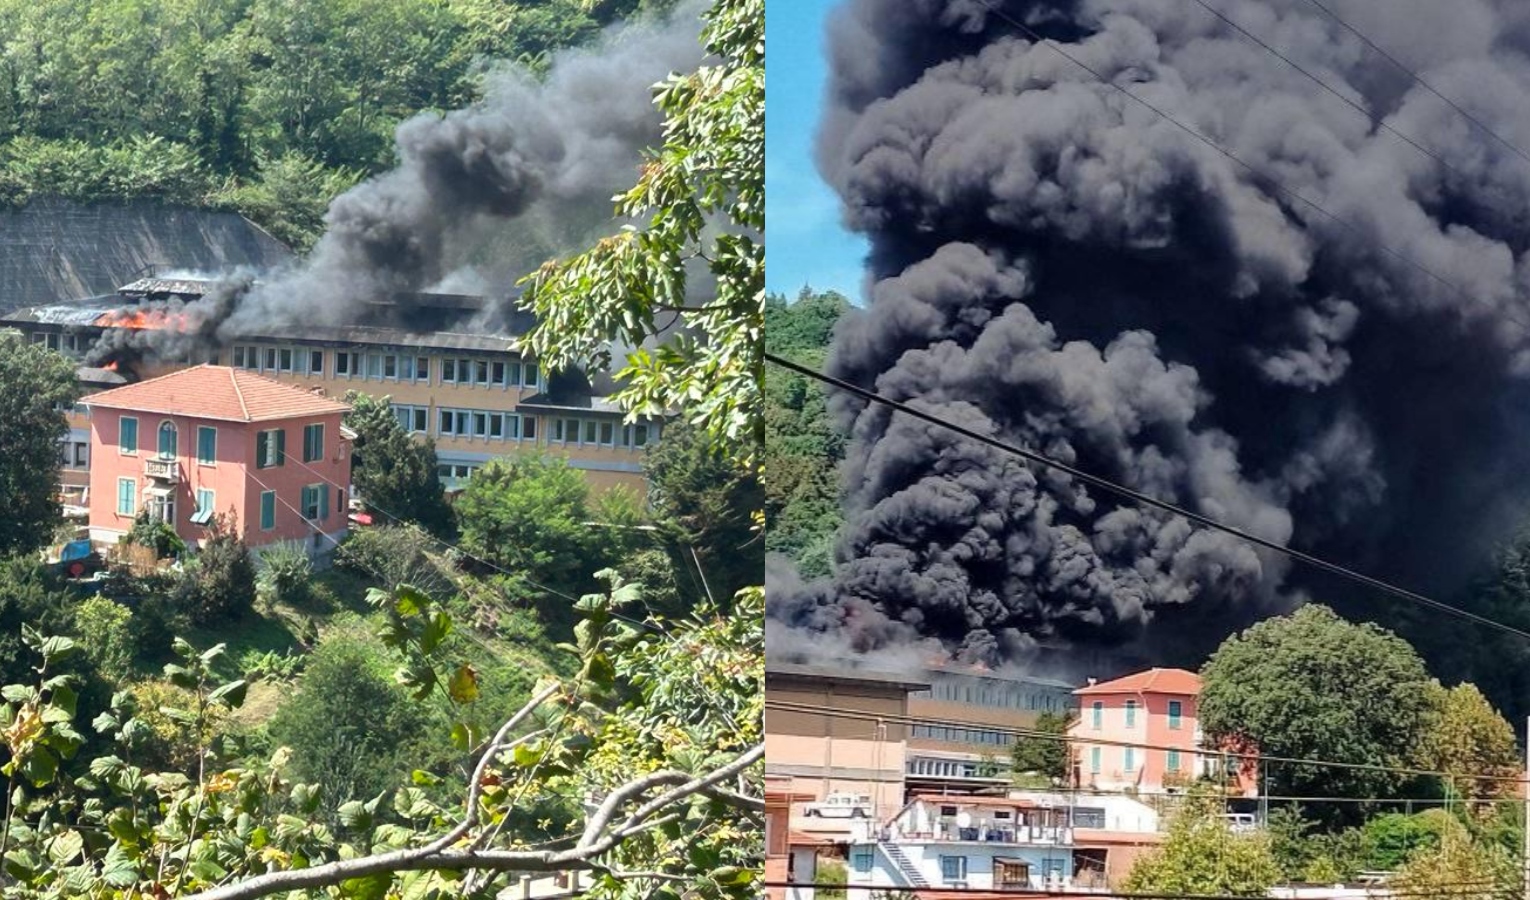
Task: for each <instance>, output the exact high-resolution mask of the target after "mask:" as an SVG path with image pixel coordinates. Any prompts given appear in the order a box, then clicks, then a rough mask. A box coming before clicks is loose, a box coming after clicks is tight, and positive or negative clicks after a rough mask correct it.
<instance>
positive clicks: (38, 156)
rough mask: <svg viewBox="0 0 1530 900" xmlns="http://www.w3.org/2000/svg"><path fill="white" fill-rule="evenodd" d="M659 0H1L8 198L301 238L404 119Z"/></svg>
mask: <svg viewBox="0 0 1530 900" xmlns="http://www.w3.org/2000/svg"><path fill="white" fill-rule="evenodd" d="M668 5H670V4H669V3H664V2H658V3H656V2H653V0H596V2H589V0H545V2H539V0H520V2H490V0H447V2H435V0H325V2H323V3H303V4H295V3H289V2H284V0H253V2H250V0H108V2H100V0H63V2H49V3H27V2H23V0H3V2H0V85H3V86H4V87H3V89H0V204H3V203H6V202H13V203H14V202H20V201H24V200H25V199H26V198H27V197H29V196H31V195H33V194H42V193H48V194H62V195H65V196H70V197H75V198H78V199H85V200H92V199H99V198H106V197H144V196H155V197H162V198H165V199H170V200H177V201H180V202H187V203H195V204H202V205H208V206H213V207H219V208H232V209H237V210H239V211H241V212H244V213H245V214H246V215H249V216H250V217H251V218H253V219H254V220H255V221H257V222H259V223H260V224H262V225H264V226H266V227H267V228H268V229H269V230H270V231H271V232H272V233H273V234H275V235H276V236H277V237H279V238H282V239H283V240H286V241H288V242H290V243H292V244H294V245H296V246H298V247H300V248H301V247H306V246H307V245H309V244H310V243H312V241H313V240H314V239H315V238H316V237H317V236H318V234H319V233H320V231H321V230H322V214H323V211H324V208H325V206H326V205H327V204H328V201H329V199H330V198H331V197H333V196H334V195H335V194H337V193H339V192H340V191H342V190H344V189H345V188H346V187H348V186H350V185H351V184H353V183H355V182H356V180H357V179H358V178H360V177H362V176H364V175H367V174H373V173H376V172H378V171H381V170H382V169H385V168H387V167H388V166H389V164H390V163H391V152H392V146H393V142H392V137H393V129H394V127H395V126H396V125H397V124H398V123H399V122H400V121H402V120H403V119H404V118H406V117H408V116H409V115H412V114H413V113H416V112H418V111H421V110H427V109H450V108H455V107H458V106H462V105H464V104H465V103H467V102H468V101H470V100H472V99H473V98H474V97H475V96H476V95H477V93H478V89H479V79H480V77H481V76H482V74H483V73H484V72H485V71H486V70H487V69H488V68H489V61H491V60H509V61H514V62H519V63H522V64H525V65H529V66H531V67H533V68H540V67H541V66H543V65H544V64H545V62H546V59H547V54H549V53H550V52H551V51H554V50H556V49H557V48H559V47H564V46H569V45H572V44H576V43H579V42H582V41H585V40H587V39H589V38H590V37H592V36H593V35H594V34H596V33H597V32H598V30H599V29H600V28H601V27H602V26H603V25H605V24H608V23H610V22H612V21H614V20H616V19H617V18H620V17H624V16H627V15H630V14H633V13H636V12H639V11H641V10H642V9H645V8H663V7H667V6H668Z"/></svg>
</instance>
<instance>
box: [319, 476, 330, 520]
mask: <svg viewBox="0 0 1530 900" xmlns="http://www.w3.org/2000/svg"><path fill="white" fill-rule="evenodd" d="M328 518H329V485H327V484H321V485H319V520H320V521H321V522H322V521H324V520H326V519H328Z"/></svg>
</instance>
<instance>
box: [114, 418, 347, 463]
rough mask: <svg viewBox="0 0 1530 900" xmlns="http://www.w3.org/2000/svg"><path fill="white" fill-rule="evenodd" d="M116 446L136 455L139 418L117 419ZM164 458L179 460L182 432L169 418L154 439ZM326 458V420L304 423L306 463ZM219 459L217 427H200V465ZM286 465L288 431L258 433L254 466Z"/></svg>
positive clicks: (278, 429) (276, 429) (198, 447)
mask: <svg viewBox="0 0 1530 900" xmlns="http://www.w3.org/2000/svg"><path fill="white" fill-rule="evenodd" d="M117 449H118V451H119V452H121V453H122V454H123V455H125V456H135V455H137V453H138V451H139V449H140V447H139V443H138V417H136V416H122V417H121V418H120V419H118V427H117ZM155 449H156V452H157V455H158V456H159V457H160V458H161V459H176V458H177V457H178V456H179V450H180V431H179V429H177V428H176V425H175V423H174V422H172V421H170V420H168V419H166V420H165V421H163V422H161V423H160V425H159V430H158V433H157V440H156V442H155ZM322 459H324V423H323V422H315V423H313V424H311V425H304V426H303V462H305V463H310V462H318V461H320V460H322ZM217 461H218V429H217V427H216V426H213V425H198V426H197V464H198V465H204V466H211V465H216V464H217ZM286 464H287V430H286V429H285V428H270V429H267V430H265V431H261V432H259V433H257V434H256V436H255V467H256V468H257V469H269V468H273V467H275V466H283V465H286Z"/></svg>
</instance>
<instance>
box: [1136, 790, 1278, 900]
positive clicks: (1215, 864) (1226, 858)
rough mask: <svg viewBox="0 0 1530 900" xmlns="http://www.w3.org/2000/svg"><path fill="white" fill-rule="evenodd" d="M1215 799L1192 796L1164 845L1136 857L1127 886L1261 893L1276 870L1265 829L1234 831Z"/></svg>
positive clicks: (1209, 893) (1157, 890) (1161, 891)
mask: <svg viewBox="0 0 1530 900" xmlns="http://www.w3.org/2000/svg"><path fill="white" fill-rule="evenodd" d="M1220 812H1221V807H1220V805H1219V804H1218V803H1216V802H1215V801H1214V800H1211V799H1209V798H1204V797H1197V796H1192V797H1191V798H1189V799H1188V800H1187V802H1186V803H1185V805H1184V806H1183V807H1182V808H1181V809H1180V810H1179V812H1177V813H1176V814H1175V816H1174V819H1173V821H1172V822H1171V823H1170V825H1169V832H1168V835H1167V837H1166V838H1165V839H1164V842H1163V845H1162V846H1161V847H1159V848H1158V849H1156V850H1154V851H1152V852H1151V853H1149V854H1148V855H1147V856H1144V857H1142V858H1141V859H1139V860H1138V861H1137V863H1136V865H1134V866H1133V867H1132V870H1131V873H1130V874H1129V875H1128V876H1127V878H1126V884H1125V889H1126V890H1127V891H1128V892H1131V893H1142V894H1170V895H1174V894H1182V895H1188V896H1221V897H1226V896H1234V897H1264V896H1267V895H1268V894H1269V890H1270V886H1271V885H1273V884H1275V883H1276V882H1277V881H1278V880H1279V879H1280V870H1279V868H1278V866H1277V865H1276V862H1275V857H1274V855H1273V854H1272V853H1271V850H1270V842H1269V838H1268V837H1267V836H1266V835H1263V834H1235V833H1234V832H1233V831H1232V830H1231V829H1230V828H1228V826H1227V823H1226V822H1225V821H1223V820H1222V819H1221V818H1219V817H1218V815H1217V814H1218V813H1220Z"/></svg>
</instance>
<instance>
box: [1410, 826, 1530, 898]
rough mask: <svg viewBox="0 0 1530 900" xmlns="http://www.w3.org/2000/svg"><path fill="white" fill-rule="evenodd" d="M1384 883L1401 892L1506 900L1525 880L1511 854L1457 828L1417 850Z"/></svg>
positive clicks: (1519, 894) (1520, 889)
mask: <svg viewBox="0 0 1530 900" xmlns="http://www.w3.org/2000/svg"><path fill="white" fill-rule="evenodd" d="M1388 887H1390V888H1392V889H1393V890H1394V891H1396V892H1397V893H1398V894H1399V895H1402V896H1406V895H1412V896H1416V897H1452V898H1462V900H1510V898H1517V897H1522V896H1524V891H1525V880H1524V874H1523V872H1522V870H1521V867H1520V866H1519V865H1518V864H1517V860H1516V859H1515V857H1514V855H1513V854H1510V853H1509V852H1507V851H1506V850H1504V849H1503V848H1502V847H1498V846H1494V845H1484V844H1478V843H1475V842H1473V841H1472V839H1471V837H1470V836H1469V835H1468V834H1467V833H1466V832H1465V830H1464V829H1460V828H1457V829H1453V830H1451V831H1448V832H1446V833H1445V834H1443V835H1441V836H1440V840H1439V842H1438V843H1437V844H1433V845H1430V846H1425V847H1422V848H1420V849H1419V850H1417V851H1416V852H1415V853H1414V854H1413V855H1412V856H1410V857H1409V858H1408V861H1407V862H1406V863H1405V864H1404V865H1403V867H1402V869H1400V870H1399V871H1398V872H1397V875H1396V876H1395V877H1393V878H1392V880H1391V881H1390V882H1388Z"/></svg>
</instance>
